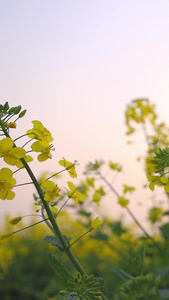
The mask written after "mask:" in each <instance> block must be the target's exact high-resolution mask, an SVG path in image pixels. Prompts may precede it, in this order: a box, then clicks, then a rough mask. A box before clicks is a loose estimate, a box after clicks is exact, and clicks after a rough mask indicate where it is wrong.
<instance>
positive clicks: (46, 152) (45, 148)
mask: <svg viewBox="0 0 169 300" xmlns="http://www.w3.org/2000/svg"><path fill="white" fill-rule="evenodd" d="M52 147H53V146H52V145H49V143H47V142H42V141H36V142H34V143H33V144H32V146H31V148H32V150H33V151H34V152H41V154H39V155H38V160H39V161H40V162H42V161H45V160H47V159H48V158H52V154H51V153H50V150H53V149H52Z"/></svg>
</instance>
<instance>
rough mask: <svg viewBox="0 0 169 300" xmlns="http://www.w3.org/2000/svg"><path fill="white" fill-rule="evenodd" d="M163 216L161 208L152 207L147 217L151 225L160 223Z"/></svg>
mask: <svg viewBox="0 0 169 300" xmlns="http://www.w3.org/2000/svg"><path fill="white" fill-rule="evenodd" d="M163 214H164V211H163V209H162V208H161V207H153V208H152V209H150V211H149V213H148V217H149V219H150V221H151V223H155V222H160V221H161V218H162V216H163Z"/></svg>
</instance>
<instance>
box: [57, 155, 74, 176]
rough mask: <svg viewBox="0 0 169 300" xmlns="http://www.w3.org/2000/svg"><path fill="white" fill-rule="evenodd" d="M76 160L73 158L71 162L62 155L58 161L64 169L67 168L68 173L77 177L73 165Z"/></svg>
mask: <svg viewBox="0 0 169 300" xmlns="http://www.w3.org/2000/svg"><path fill="white" fill-rule="evenodd" d="M76 163H77V161H76V160H75V161H74V163H71V162H70V161H67V160H66V159H65V158H64V157H63V159H62V160H60V161H59V164H60V165H61V166H62V167H65V168H66V170H68V172H69V175H70V176H71V177H72V178H75V177H77V174H76V171H75V165H76Z"/></svg>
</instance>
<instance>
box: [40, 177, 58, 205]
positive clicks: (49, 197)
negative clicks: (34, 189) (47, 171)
mask: <svg viewBox="0 0 169 300" xmlns="http://www.w3.org/2000/svg"><path fill="white" fill-rule="evenodd" d="M41 186H42V188H43V189H44V190H45V191H46V193H45V197H44V199H45V200H46V201H50V202H53V200H54V199H56V198H57V197H58V196H60V195H59V192H60V189H59V188H58V186H57V184H55V183H54V182H53V181H50V180H45V181H43V182H42V184H41Z"/></svg>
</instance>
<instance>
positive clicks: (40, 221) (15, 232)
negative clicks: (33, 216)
mask: <svg viewBox="0 0 169 300" xmlns="http://www.w3.org/2000/svg"><path fill="white" fill-rule="evenodd" d="M24 217H26V216H24ZM46 220H48V218H47V219H45V220H44V219H43V220H41V221H38V222H36V223H34V224H31V225H29V226H26V227H24V228H21V229H19V230H16V231H13V232H12V234H15V233H18V232H20V231H23V230H25V229H28V228H31V227H33V226H35V225H38V224H40V223H42V222H45V221H46Z"/></svg>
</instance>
